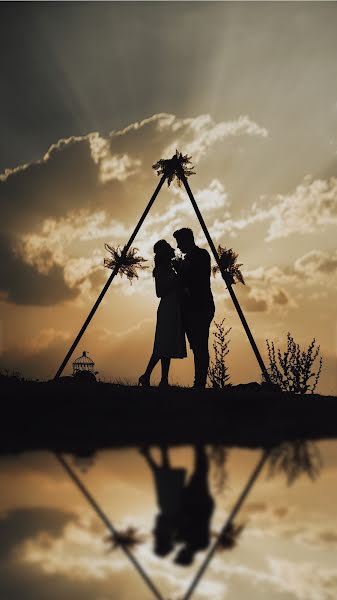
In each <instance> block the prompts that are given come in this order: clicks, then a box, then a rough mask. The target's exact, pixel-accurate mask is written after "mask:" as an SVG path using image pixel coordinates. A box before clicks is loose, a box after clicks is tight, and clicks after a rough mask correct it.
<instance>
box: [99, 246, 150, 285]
mask: <svg viewBox="0 0 337 600" xmlns="http://www.w3.org/2000/svg"><path fill="white" fill-rule="evenodd" d="M104 246H105V249H106V250H108V252H110V254H111V257H109V258H105V259H104V266H105V267H107V268H108V269H112V270H114V269H116V268H117V269H118V272H119V274H120V276H121V277H122V276H123V275H126V277H127V279H128V280H129V281H130V283H132V280H133V279H135V278H136V279H138V278H139V276H138V273H137V269H141V270H144V269H147V268H148V267H147V266H146V265H143V264H142V263H144V262H146V259H145V258H143V257H142V256H137V252H138V248H130V250H128V252H126V253H125V252H124V250H123V249H122V248H120V247H119V246H117V248H114V247H113V246H110V245H109V244H104Z"/></svg>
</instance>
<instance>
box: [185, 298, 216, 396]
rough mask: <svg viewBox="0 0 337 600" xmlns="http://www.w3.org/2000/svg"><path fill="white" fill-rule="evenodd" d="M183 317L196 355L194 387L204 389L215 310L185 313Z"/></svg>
mask: <svg viewBox="0 0 337 600" xmlns="http://www.w3.org/2000/svg"><path fill="white" fill-rule="evenodd" d="M183 317H184V326H185V331H186V335H187V339H188V341H189V344H190V346H191V349H192V350H193V354H194V371H195V375H194V387H198V388H204V387H205V386H206V380H207V373H208V366H209V353H208V337H209V328H210V324H211V322H212V319H213V317H214V308H212V309H205V310H198V311H184V316H183Z"/></svg>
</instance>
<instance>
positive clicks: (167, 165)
mask: <svg viewBox="0 0 337 600" xmlns="http://www.w3.org/2000/svg"><path fill="white" fill-rule="evenodd" d="M189 162H190V159H189V158H188V157H187V156H183V155H182V154H181V153H180V154H179V152H178V151H176V154H175V155H173V157H172V158H171V159H169V160H160V161H158V162H157V163H156V164H155V165H154V168H155V169H157V170H158V175H161V178H160V181H159V183H158V185H157V187H156V189H155V191H154V193H153V195H152V197H151V198H150V201H149V203H148V205H147V206H146V208H145V210H144V212H143V214H142V216H141V218H140V220H139V222H138V223H137V225H136V227H135V230H134V232H133V233H132V235H131V237H130V239H129V241H128V242H127V244H126V245H125V246H124V248H123V251H122V256H121V261H122V260H123V258H125V257H126V255H127V253H128V251H129V250H130V248H131V245H132V243H133V241H134V239H135V238H136V235H137V234H138V232H139V230H140V228H141V226H142V225H143V223H144V221H145V218H146V217H147V215H148V213H149V211H150V209H151V207H152V205H153V203H154V201H155V199H156V198H157V196H158V194H159V192H160V190H161V188H162V186H163V184H164V182H165V180H166V179H167V182H168V185H170V183H171V181H172V180H173V179H174V177H177V179H178V182H179V184H180V182H182V183H183V185H184V187H185V190H186V192H187V195H188V197H189V199H190V200H191V203H192V206H193V208H194V211H195V213H196V215H197V218H198V220H199V223H200V225H201V228H202V230H203V232H204V234H205V236H206V239H207V242H208V244H209V246H210V249H211V251H212V254H213V256H214V258H215V261H216V263H217V265H218V267H219V270H220V272H221V275H222V277H223V279H224V281H225V283H226V285H227V289H228V292H229V294H230V296H231V298H232V301H233V303H234V306H235V308H236V310H237V312H238V315H239V317H240V319H241V323H242V325H243V327H244V330H245V332H246V334H247V337H248V339H249V342H250V344H251V346H252V349H253V352H254V354H255V357H256V359H257V361H258V363H259V366H260V368H261V371H262V374H263V376H264V378H265V381H267V382H268V383H270V382H271V381H270V376H269V373H268V371H267V369H266V367H265V365H264V362H263V359H262V357H261V354H260V352H259V350H258V348H257V345H256V343H255V340H254V338H253V335H252V333H251V331H250V329H249V326H248V323H247V321H246V319H245V316H244V314H243V312H242V309H241V307H240V304H239V302H238V300H237V298H236V295H235V293H234V290H233V288H232V283H231V281H230V279H229V278H228V277H227V276H226V272H225V270H224V269H223V267H222V265H221V262H220V259H219V255H218V253H217V251H216V248H215V246H214V243H213V240H212V238H211V236H210V234H209V231H208V229H207V227H206V224H205V221H204V219H203V217H202V215H201V212H200V210H199V208H198V205H197V203H196V201H195V198H194V196H193V194H192V191H191V188H190V186H189V184H188V182H187V177H188V176H189V175H192V174H194V173H193V171H192V169H191V168H190V166H189V165H188V163H189ZM119 268H120V265H118V264H116V267H115V268H114V269H113V271H112V273H111V275H110V277H109V279H108V280H107V282H106V283H105V285H104V287H103V289H102V291H101V293H100V295H99V296H98V298H97V300H96V302H95V304H94V306H93V307H92V309H91V311H90V313H89V315H88V317H87V319H86V320H85V322H84V324H83V325H82V327H81V329H80V331H79V333H78V335H77V336H76V338H75V340H74V342H73V344H72V345H71V347H70V349H69V351H68V353H67V354H66V356H65V358H64V360H63V361H62V363H61V365H60V367H59V369H58V370H57V372H56V375H55V377H54V379H58V378H59V377H60V375H61V374H62V372H63V369H64V368H65V366H66V364H67V363H68V360H69V359H70V357H71V355H72V353H73V352H74V350H75V348H76V346H77V344H78V343H79V341H80V339H81V337H82V335H83V334H84V332H85V330H86V328H87V327H88V325H89V323H90V321H91V319H92V317H93V316H94V314H95V312H96V310H97V308H98V306H99V305H100V303H101V301H102V299H103V297H104V296H105V293H106V292H107V290H108V288H109V287H110V284H111V282H112V280H113V279H114V278H115V276H116V275H117V273H118V271H119Z"/></svg>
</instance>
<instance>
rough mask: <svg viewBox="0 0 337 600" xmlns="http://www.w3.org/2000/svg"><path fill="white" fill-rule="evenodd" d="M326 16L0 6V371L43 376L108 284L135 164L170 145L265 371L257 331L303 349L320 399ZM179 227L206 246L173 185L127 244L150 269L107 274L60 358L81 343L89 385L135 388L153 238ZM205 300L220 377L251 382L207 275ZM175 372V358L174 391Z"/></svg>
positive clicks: (328, 157)
mask: <svg viewBox="0 0 337 600" xmlns="http://www.w3.org/2000/svg"><path fill="white" fill-rule="evenodd" d="M336 16H337V7H336V5H335V3H330V2H328V3H325V2H323V3H321V2H310V3H306V2H290V3H289V2H286V3H282V2H281V3H279V2H271V3H268V2H263V3H259V2H253V3H251V2H247V3H246V2H179V3H176V2H111V3H110V2H109V3H108V2H104V3H94V2H87V3H77V2H76V3H73V2H69V3H48V2H42V3H40V2H38V3H30V2H28V3H21V4H16V3H5V2H4V3H1V7H0V18H1V22H2V23H3V24H4V26H3V35H2V36H1V40H0V46H1V47H0V50H1V56H2V57H3V59H2V61H1V65H0V73H1V94H0V126H1V132H2V135H1V141H0V202H1V224H0V246H1V267H0V286H1V287H0V304H1V323H0V324H1V327H0V353H1V355H0V367H1V368H3V369H4V368H5V369H9V370H19V371H21V372H22V374H23V375H24V376H26V377H32V378H39V379H45V378H50V377H52V376H53V375H54V374H55V372H56V370H57V368H58V366H59V364H60V363H61V361H62V359H63V357H64V356H65V354H66V352H67V351H68V348H69V346H70V344H71V342H72V340H73V339H74V337H75V336H76V334H77V333H78V331H79V329H80V327H81V325H82V323H83V321H84V320H85V318H86V316H87V314H88V312H89V310H90V308H91V306H92V305H93V303H94V302H95V300H96V298H97V296H98V294H99V292H100V290H101V289H102V287H103V285H104V283H105V281H106V279H107V278H108V276H109V271H108V270H107V269H106V268H104V266H103V261H104V257H106V256H108V255H107V252H106V250H105V248H104V244H105V243H109V244H111V245H113V246H116V245H121V246H123V245H124V244H125V243H126V241H127V240H128V238H129V237H130V235H131V233H132V231H133V228H134V227H135V225H136V223H137V221H138V219H139V217H140V215H141V213H142V211H143V210H144V208H145V206H146V204H147V202H148V199H149V198H150V196H151V195H152V193H153V191H154V189H155V186H156V185H157V182H158V178H157V176H156V173H155V172H154V170H153V169H152V165H153V164H154V163H155V162H156V161H157V160H158V159H160V158H169V157H170V156H172V154H173V152H174V151H175V149H176V148H178V149H179V150H180V151H181V152H183V154H186V153H187V154H189V155H191V156H192V162H193V164H194V165H195V172H196V174H195V175H193V176H191V178H190V180H189V183H190V186H191V188H192V191H193V193H194V195H195V198H196V200H197V202H198V205H199V207H200V210H201V212H202V214H203V216H204V219H205V221H206V224H207V226H208V228H209V231H210V233H211V235H212V238H213V240H214V242H215V244H216V245H217V244H221V245H222V246H226V247H232V248H233V249H234V250H235V251H236V252H237V253H238V254H239V260H240V262H241V263H243V266H242V273H243V275H244V278H245V280H246V285H245V286H243V285H241V284H237V285H236V287H235V292H236V294H237V297H238V299H239V302H240V304H241V306H242V308H243V311H244V314H245V316H246V318H247V321H248V323H249V325H250V328H251V330H252V332H253V335H254V338H255V339H256V342H257V345H258V347H259V349H260V351H261V354H262V356H263V358H264V359H265V361H266V363H268V356H267V353H266V343H265V340H266V339H269V340H270V341H274V343H275V345H276V347H280V348H281V349H283V348H284V345H285V343H286V336H287V332H288V331H290V332H291V334H292V335H293V337H294V339H295V341H296V342H297V343H299V344H300V346H301V348H302V349H306V348H307V347H308V346H309V344H310V342H311V340H312V339H313V338H315V340H316V343H317V345H320V352H321V354H322V356H323V371H322V375H321V378H320V381H319V387H318V391H319V392H320V393H324V394H336V393H337V369H336V367H337V364H336V346H337V328H336V316H335V306H336V296H337V284H336V271H337V250H336V244H335V239H336V236H335V226H336V219H337V217H336V215H337V178H336V153H337V137H336V130H337V129H336V127H337V77H336V61H335V57H336V51H337V39H336V35H335V20H336ZM181 226H189V227H191V228H192V229H193V230H194V233H195V237H196V240H197V243H198V244H200V245H201V246H203V247H206V246H207V244H206V241H205V239H204V237H203V234H202V232H201V230H200V226H199V223H198V222H197V220H196V218H195V215H194V214H193V211H192V209H191V206H190V204H189V200H188V198H187V196H186V194H185V192H184V190H182V189H180V188H179V187H177V186H176V185H172V186H171V187H170V188H169V189H168V188H167V187H166V188H165V189H163V190H162V191H161V193H160V195H159V197H158V199H157V201H156V203H155V205H154V207H153V208H152V210H151V212H150V214H149V216H148V218H147V220H146V221H145V224H144V226H143V228H142V229H141V231H140V233H139V235H138V236H137V238H136V240H135V242H134V246H135V247H137V248H138V249H139V253H140V255H142V256H144V257H145V258H146V259H147V265H148V269H147V270H146V271H144V272H143V273H141V274H140V277H139V280H137V281H134V282H133V284H132V285H130V283H129V282H128V281H126V280H125V279H121V278H117V279H115V281H114V282H113V284H112V286H111V288H110V289H109V291H108V293H107V294H106V297H105V299H104V301H103V303H102V305H101V306H100V308H99V310H98V311H97V313H96V315H95V317H94V319H93V321H92V323H91V325H90V327H89V329H88V331H87V332H86V334H85V336H84V337H83V339H82V341H81V342H80V345H79V347H78V349H77V350H76V351H75V352H74V355H73V357H72V360H73V359H75V358H77V357H78V356H79V355H80V354H82V351H83V350H86V351H88V353H89V355H90V356H91V357H92V358H93V359H94V361H95V368H96V370H97V371H98V372H99V377H100V378H101V379H103V380H105V381H109V380H127V381H129V382H135V381H137V379H138V377H139V375H140V374H141V373H142V372H143V371H144V368H145V366H146V362H147V359H148V357H149V356H150V354H151V351H152V344H153V336H154V328H155V319H156V309H157V306H158V299H157V298H156V296H155V291H154V282H153V278H152V274H151V273H152V268H153V244H154V243H155V242H156V241H157V240H158V239H161V238H164V239H167V241H169V243H171V244H172V245H175V244H174V239H173V237H172V234H173V232H174V231H175V230H176V229H178V228H179V227H181ZM212 289H213V293H214V297H215V302H216V316H215V318H216V320H217V321H220V320H221V319H222V318H224V317H225V324H226V326H227V327H228V328H230V327H231V328H232V329H231V332H230V339H231V341H230V348H229V349H230V353H229V357H228V365H229V372H230V376H231V381H232V383H234V384H237V383H244V382H248V381H253V380H255V381H260V377H261V375H260V370H259V367H258V365H257V362H256V359H255V357H254V355H253V352H252V350H251V348H250V346H249V343H248V341H247V339H246V337H245V334H244V332H243V331H242V326H241V323H240V321H239V319H238V316H237V315H236V312H235V309H233V306H232V304H231V300H230V298H229V296H228V292H227V291H226V289H225V287H224V284H223V282H222V281H221V280H220V279H214V280H213V281H212ZM212 339H213V338H212V335H211V338H210V347H211V346H212ZM71 370H72V366H71V361H70V363H69V364H68V366H67V368H66V370H65V374H69V373H71ZM156 377H158V374H156V375H155V378H154V381H156ZM192 379H193V368H192V360H191V354H190V353H189V356H188V358H187V359H186V360H184V361H179V360H176V361H174V364H173V366H172V371H171V381H172V382H177V383H181V384H183V385H191V383H192Z"/></svg>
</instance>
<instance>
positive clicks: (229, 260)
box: [212, 245, 245, 285]
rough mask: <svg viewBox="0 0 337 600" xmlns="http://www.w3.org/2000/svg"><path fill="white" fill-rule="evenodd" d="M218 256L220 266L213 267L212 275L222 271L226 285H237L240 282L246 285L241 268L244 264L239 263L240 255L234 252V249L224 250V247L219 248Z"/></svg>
mask: <svg viewBox="0 0 337 600" xmlns="http://www.w3.org/2000/svg"><path fill="white" fill-rule="evenodd" d="M218 256H219V263H220V267H219V265H215V266H214V267H212V273H213V275H214V277H215V275H216V274H217V273H218V272H219V271H221V274H222V275H223V277H224V279H225V281H226V283H230V284H231V285H233V284H235V283H237V282H238V281H239V282H240V283H242V284H243V285H245V280H244V278H243V275H242V273H241V271H240V267H242V263H238V262H237V258H238V254H237V253H236V252H234V250H233V249H232V248H228V249H227V248H223V247H222V246H220V245H219V246H218Z"/></svg>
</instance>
